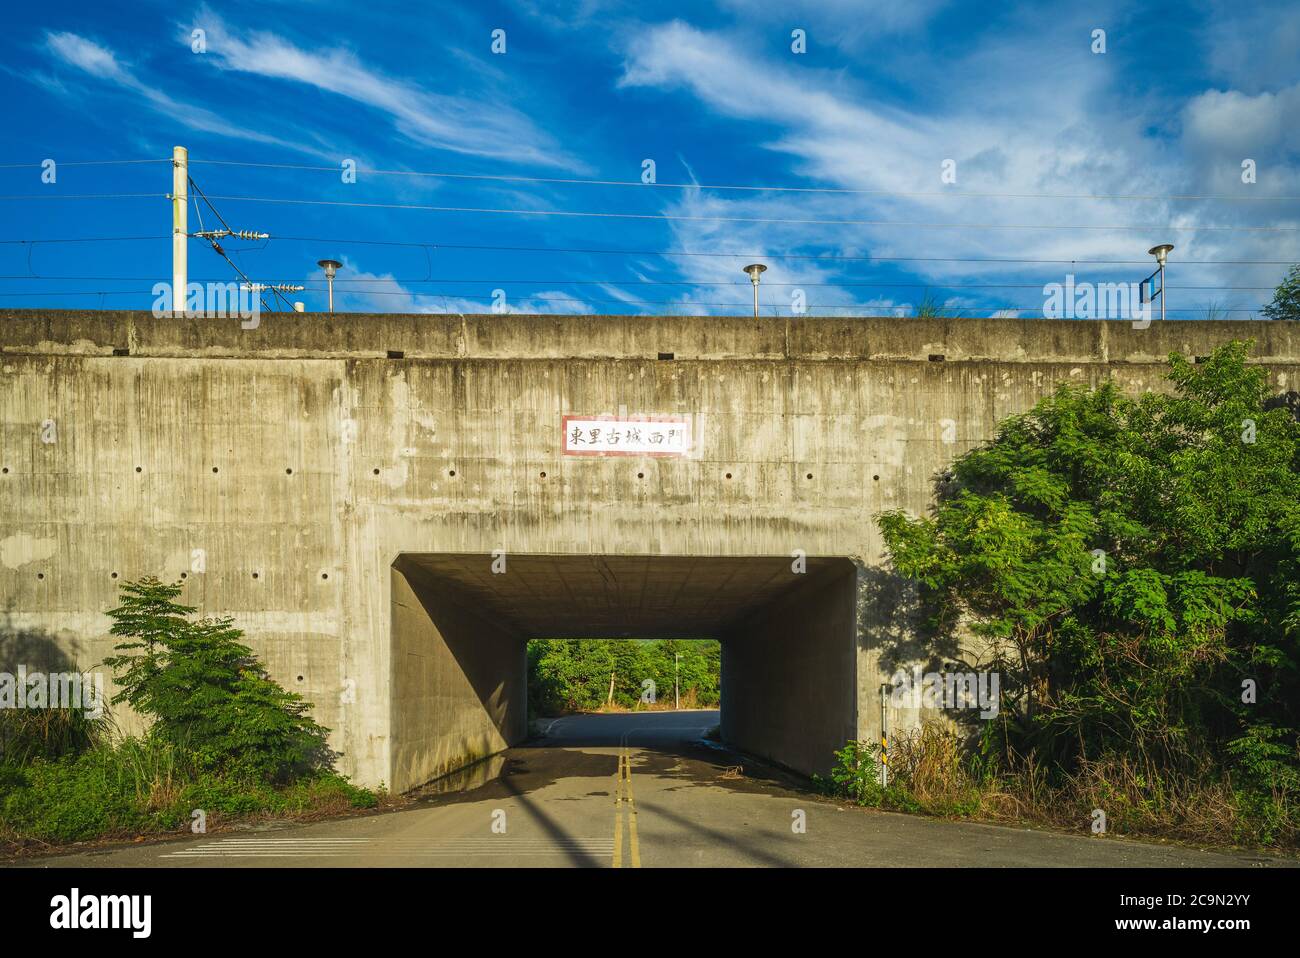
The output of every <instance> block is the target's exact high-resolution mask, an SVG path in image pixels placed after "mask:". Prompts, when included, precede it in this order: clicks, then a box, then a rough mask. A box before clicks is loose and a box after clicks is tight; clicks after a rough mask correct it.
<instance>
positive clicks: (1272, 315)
mask: <svg viewBox="0 0 1300 958" xmlns="http://www.w3.org/2000/svg"><path fill="white" fill-rule="evenodd" d="M1264 315H1265V316H1267V317H1268V318H1269V319H1296V320H1300V264H1297V265H1295V266H1292V267H1291V272H1289V273H1287V274H1286V279H1284V280H1282V282H1281V283H1280V284H1279V285H1278V287H1277V290H1276V291H1275V292H1274V293H1273V302H1271V303H1269V304H1268V305H1267V306H1265V307H1264Z"/></svg>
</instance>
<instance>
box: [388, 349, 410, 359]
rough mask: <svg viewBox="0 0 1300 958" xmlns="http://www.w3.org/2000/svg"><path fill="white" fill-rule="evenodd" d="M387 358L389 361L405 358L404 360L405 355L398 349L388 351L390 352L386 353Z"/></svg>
mask: <svg viewBox="0 0 1300 958" xmlns="http://www.w3.org/2000/svg"><path fill="white" fill-rule="evenodd" d="M388 358H389V359H405V358H406V353H404V352H403V351H402V350H400V349H390V350H389V351H388Z"/></svg>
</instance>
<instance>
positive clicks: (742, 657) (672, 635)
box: [390, 553, 857, 791]
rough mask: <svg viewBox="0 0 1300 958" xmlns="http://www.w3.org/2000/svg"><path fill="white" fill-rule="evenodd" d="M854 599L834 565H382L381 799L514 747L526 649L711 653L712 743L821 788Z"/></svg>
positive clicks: (448, 557) (524, 561) (849, 704)
mask: <svg viewBox="0 0 1300 958" xmlns="http://www.w3.org/2000/svg"><path fill="white" fill-rule="evenodd" d="M797 570H799V571H797ZM856 594H857V573H856V567H855V565H854V564H853V562H852V561H851V560H849V559H847V558H821V557H818V558H807V559H804V560H798V561H796V560H792V559H791V558H790V557H789V556H622V555H620V556H614V555H536V554H533V555H525V554H520V555H515V554H509V555H497V556H493V555H487V554H483V553H407V554H404V555H402V556H400V557H399V558H398V559H397V560H396V561H395V562H394V563H393V566H392V616H391V619H392V656H391V664H392V674H391V682H390V689H391V695H392V704H391V709H392V714H391V716H390V718H391V723H390V728H391V734H392V740H391V756H392V780H391V786H390V787H391V788H392V789H393V790H394V791H405V790H407V789H410V788H414V787H417V786H419V785H422V784H424V783H425V782H427V781H429V780H431V779H433V778H436V777H437V776H439V775H442V774H446V773H447V772H451V771H454V770H455V769H457V768H460V767H463V766H465V765H468V764H470V763H471V762H474V761H477V760H478V759H481V758H483V757H485V756H487V755H491V754H493V753H495V752H499V751H501V750H502V749H504V748H507V747H509V746H511V745H515V744H519V743H520V742H522V741H523V740H524V739H525V738H526V737H527V734H528V702H527V694H528V693H527V688H528V681H527V660H526V644H527V642H528V641H529V640H530V639H537V638H545V639H553V638H569V639H582V638H590V639H614V638H626V639H718V640H719V641H720V643H721V646H722V686H721V689H722V705H721V715H722V719H721V722H722V737H723V740H724V741H725V742H727V743H728V744H730V745H732V746H734V747H736V748H738V749H740V750H742V751H745V752H748V753H751V754H753V755H757V756H759V757H762V758H765V759H768V760H770V761H773V762H776V763H778V764H780V765H783V766H786V767H788V768H790V769H793V770H795V771H798V772H802V773H804V774H812V773H824V772H826V771H827V770H828V769H829V767H830V764H831V761H832V759H833V756H832V752H833V751H834V750H835V749H837V748H840V747H842V746H843V745H844V743H845V742H846V741H848V740H850V739H852V738H854V737H856V736H855V730H856V727H857V678H856V676H857V658H856V656H857V642H856V632H855V618H854V610H855V607H856Z"/></svg>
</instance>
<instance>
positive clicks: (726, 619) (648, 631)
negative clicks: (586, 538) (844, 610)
mask: <svg viewBox="0 0 1300 958" xmlns="http://www.w3.org/2000/svg"><path fill="white" fill-rule="evenodd" d="M492 562H493V560H492V556H490V555H484V554H483V553H474V554H464V553H416V554H406V555H403V556H401V557H400V558H399V559H398V561H397V562H396V563H395V568H397V570H398V571H400V572H403V573H404V574H406V575H407V576H408V578H409V579H410V581H411V583H412V585H413V586H415V587H416V588H417V589H419V590H421V591H426V592H427V591H430V590H431V591H433V592H435V593H439V594H440V596H430V598H432V599H433V600H434V601H437V600H438V598H439V597H441V598H443V599H451V600H452V601H456V602H459V603H460V604H462V605H468V606H470V607H472V608H473V609H475V610H476V611H479V612H482V613H486V614H489V615H491V616H493V617H494V618H496V619H497V620H498V621H501V622H504V623H509V624H511V625H512V626H513V627H514V628H516V629H517V630H518V631H520V632H522V633H523V634H524V635H526V636H527V637H529V638H617V637H628V638H672V637H676V638H717V637H720V636H721V635H722V633H723V632H725V631H726V628H727V626H728V625H730V624H731V623H733V622H735V621H736V620H738V619H740V618H742V617H743V616H745V615H747V614H748V613H750V612H752V611H756V610H758V609H760V608H762V607H763V606H764V605H767V604H768V603H771V602H774V601H777V600H779V599H780V598H782V597H783V596H784V595H785V594H786V593H789V592H793V591H795V590H798V589H801V588H811V587H815V586H816V585H817V584H819V583H820V582H821V581H823V580H824V579H825V578H828V577H832V576H835V575H836V574H847V573H848V572H850V571H851V570H852V563H851V562H850V561H849V560H848V559H843V558H809V559H808V560H807V572H806V573H803V574H795V573H794V572H792V571H791V562H792V560H791V558H790V557H788V556H787V557H782V556H745V557H730V556H728V557H698V556H590V555H582V556H574V555H507V556H506V571H505V572H504V573H501V574H494V573H493V572H492Z"/></svg>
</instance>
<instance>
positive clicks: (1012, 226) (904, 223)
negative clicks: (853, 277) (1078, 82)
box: [0, 194, 1300, 233]
mask: <svg viewBox="0 0 1300 958" xmlns="http://www.w3.org/2000/svg"><path fill="white" fill-rule="evenodd" d="M5 198H6V197H0V199H5ZM212 199H214V200H225V201H227V202H231V203H276V204H286V205H292V206H336V207H351V208H355V209H381V210H416V211H419V212H426V213H487V214H501V215H507V216H562V217H579V218H595V219H631V220H664V221H690V222H708V223H767V224H776V225H799V226H888V227H895V226H897V227H905V228H907V229H986V230H1101V231H1106V230H1111V231H1133V232H1143V233H1165V232H1180V233H1204V232H1248V233H1296V232H1300V226H1171V225H1124V224H1120V225H1113V226H1098V225H1092V224H1073V225H1063V224H1042V223H922V222H913V221H909V220H826V219H817V218H812V217H810V218H798V217H767V216H697V215H691V214H686V213H610V212H605V211H602V210H522V209H513V208H510V207H488V206H430V205H426V204H422V203H364V202H361V201H358V200H313V199H300V198H293V197H275V196H234V195H229V194H226V195H216V194H213V196H212Z"/></svg>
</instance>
